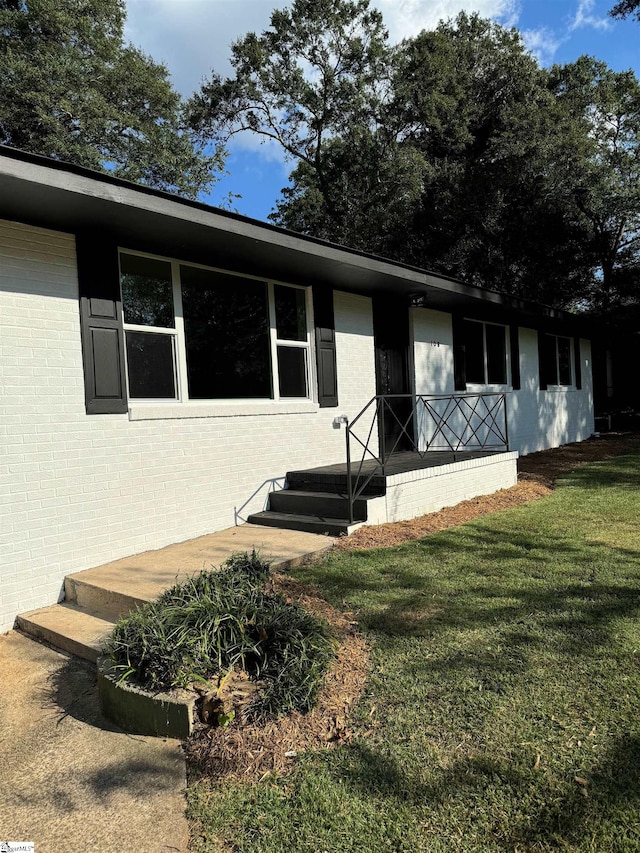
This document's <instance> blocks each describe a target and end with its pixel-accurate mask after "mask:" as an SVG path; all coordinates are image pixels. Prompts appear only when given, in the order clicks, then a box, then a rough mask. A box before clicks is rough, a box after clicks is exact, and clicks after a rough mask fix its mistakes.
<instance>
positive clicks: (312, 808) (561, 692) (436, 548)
mask: <svg viewBox="0 0 640 853" xmlns="http://www.w3.org/2000/svg"><path fill="white" fill-rule="evenodd" d="M639 518H640V456H627V457H618V458H616V459H614V460H611V461H607V462H603V463H599V464H594V465H590V466H588V467H584V468H580V469H577V470H576V471H575V472H573V474H571V475H570V476H567V477H565V478H564V479H563V480H562V481H561V483H560V484H559V487H558V488H557V490H556V491H555V492H554V493H553V494H552V495H550V496H549V497H548V498H545V499H543V500H540V501H536V502H533V503H530V504H527V505H525V506H522V507H518V508H515V509H513V510H509V511H505V512H501V513H496V514H494V515H492V516H485V517H484V518H483V519H482V520H480V521H477V522H474V523H472V524H468V525H465V526H463V527H459V528H455V529H450V530H448V531H444V532H442V533H439V534H437V535H433V536H430V537H428V538H425V539H424V540H421V541H419V542H412V543H409V544H406V545H404V546H401V547H397V548H392V549H385V550H377V551H370V552H358V553H346V552H342V553H334V554H332V555H331V556H330V557H329V558H328V559H327V560H325V561H324V562H323V563H321V564H317V565H312V566H308V567H305V568H303V569H300V570H298V572H297V575H298V577H300V578H302V579H304V580H306V581H309V582H312V583H315V584H317V585H318V586H319V587H320V589H321V591H322V592H323V594H324V595H325V596H326V597H327V598H328V599H329V600H330V601H332V602H333V603H336V604H338V605H340V604H342V603H346V604H348V606H350V607H352V608H353V609H354V610H355V611H356V612H357V614H358V618H359V622H360V626H361V628H362V630H363V631H364V632H365V634H366V635H367V637H368V639H369V640H370V641H371V644H372V648H373V672H372V676H371V679H370V683H369V687H368V692H367V695H366V696H365V697H364V699H363V700H362V702H361V703H360V705H359V707H358V709H357V712H356V718H355V721H354V726H355V730H356V737H355V738H354V740H353V741H352V742H351V743H350V744H348V745H345V746H341V747H339V748H336V749H333V750H325V751H322V752H317V753H308V754H306V755H303V756H301V757H299V758H298V759H297V763H296V767H295V770H294V773H293V775H292V776H290V777H288V778H286V779H281V780H277V779H273V778H270V779H265V780H262V781H257V782H256V783H255V784H253V785H235V784H229V783H227V784H222V785H217V786H216V785H215V784H212V783H209V782H208V781H197V780H193V781H192V783H191V785H190V790H189V814H190V817H191V820H192V825H193V828H194V850H195V851H197V853H203V851H215V850H222V849H233V850H239V851H260V853H271V851H273V853H275V851H288V853H289V851H290V853H294V851H304V853H322V851H327V853H334V851H340V853H351V851H353V853H355V851H380V853H382V851H385V853H387V851H407V853H410V851H411V853H413V851H433V853H439V852H440V851H442V853H449V851H513V852H514V853H516V851H519V853H523V851H598V853H600V851H607V853H609V851H638V850H640V531H639V529H638V528H639V525H638V519H639ZM576 777H578V779H583V780H586V782H587V783H588V784H586V785H584V784H581V783H580V782H576V781H575V779H576ZM585 794H586V796H585Z"/></svg>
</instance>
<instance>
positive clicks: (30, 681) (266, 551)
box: [0, 525, 332, 853]
mask: <svg viewBox="0 0 640 853" xmlns="http://www.w3.org/2000/svg"><path fill="white" fill-rule="evenodd" d="M331 545H332V540H331V539H329V538H327V537H326V536H318V535H316V534H310V533H301V532H298V531H290V530H278V529H274V528H263V527H257V526H254V525H242V526H241V527H233V528H231V529H229V530H223V531H220V532H219V533H213V534H210V535H208V536H202V537H199V538H198V539H192V540H189V541H187V542H183V543H179V544H177V545H170V546H168V547H166V548H162V549H160V550H158V551H147V552H145V553H144V554H138V555H136V556H133V557H128V558H125V559H122V560H117V561H116V562H112V563H108V564H107V565H104V566H100V567H97V568H94V569H88V570H86V571H84V572H78V573H77V574H75V575H74V576H73V578H74V579H75V580H74V585H75V587H76V588H79V587H82V586H84V587H86V588H87V589H89V588H90V589H91V590H92V593H91V594H92V596H93V597H94V598H95V595H96V594H97V590H101V592H106V595H107V597H108V596H109V595H112V596H113V597H114V598H115V599H116V600H118V601H122V600H127V599H128V598H129V597H130V598H131V599H132V600H133V599H149V598H154V597H155V596H157V595H158V594H159V593H160V592H162V590H163V589H165V588H167V587H168V586H170V585H172V584H173V583H174V582H175V580H176V578H177V577H179V576H184V575H186V574H193V573H195V572H198V571H200V570H201V569H203V568H211V567H212V566H218V565H219V564H220V563H221V562H222V561H223V560H224V559H225V558H226V557H228V556H229V555H230V554H232V553H234V552H237V551H250V550H251V549H252V548H254V547H255V548H256V549H257V550H259V551H260V553H261V554H262V556H264V557H265V558H267V559H271V560H273V564H274V567H275V568H280V569H286V568H287V567H289V566H291V565H293V564H295V563H299V562H301V561H303V560H305V559H308V558H309V557H310V556H312V555H317V554H319V553H321V552H322V551H324V550H326V549H327V548H329V547H331ZM58 607H61V605H58ZM47 609H51V608H45V610H47ZM87 618H90V617H87ZM0 757H1V764H0V768H1V769H0V838H3V839H8V840H12V841H34V842H35V850H36V853H78V851H83V853H84V851H91V853H111V851H112V850H121V849H122V850H131V851H136V853H160V851H168V850H173V851H186V850H187V845H188V826H187V821H186V818H185V790H186V772H185V763H184V758H183V756H182V752H181V749H180V743H179V742H178V741H175V740H162V739H160V738H149V737H139V736H132V735H128V734H125V733H124V732H122V731H121V730H119V729H118V728H117V727H116V726H114V725H112V724H111V723H110V722H109V721H107V720H106V719H105V718H103V717H102V715H101V714H100V711H99V704H98V696H97V687H96V669H95V665H93V664H91V663H89V662H87V661H86V660H80V659H78V658H77V657H72V656H69V655H67V654H64V653H61V652H58V651H55V650H54V649H52V648H50V647H48V646H44V645H41V644H39V643H37V642H35V641H34V640H32V639H29V638H27V637H25V636H23V635H21V634H19V633H17V632H14V631H12V632H10V633H8V634H4V635H1V636H0Z"/></svg>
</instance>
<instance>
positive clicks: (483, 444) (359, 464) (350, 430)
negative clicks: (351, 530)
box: [346, 393, 509, 523]
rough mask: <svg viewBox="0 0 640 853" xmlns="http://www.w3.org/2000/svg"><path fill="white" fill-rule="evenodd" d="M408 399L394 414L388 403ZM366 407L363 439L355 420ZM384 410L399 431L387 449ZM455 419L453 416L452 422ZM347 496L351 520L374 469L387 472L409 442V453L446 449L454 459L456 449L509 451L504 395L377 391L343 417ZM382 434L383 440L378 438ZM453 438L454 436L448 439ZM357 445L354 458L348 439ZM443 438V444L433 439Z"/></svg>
mask: <svg viewBox="0 0 640 853" xmlns="http://www.w3.org/2000/svg"><path fill="white" fill-rule="evenodd" d="M400 400H410V401H412V405H411V407H410V409H408V410H407V411H409V414H408V415H406V413H405V415H403V416H402V417H399V416H398V414H397V412H396V411H395V410H394V408H393V402H394V401H400ZM368 412H369V414H370V416H371V422H370V423H368V421H367V423H368V429H367V430H366V432H367V435H366V438H365V439H363V438H361V437H360V436H359V435H358V434H357V432H356V430H355V427H356V425H361V422H364V421H363V419H364V418H365V416H366V415H367V413H368ZM385 413H389V414H390V415H391V416H392V417H393V419H394V420H395V422H396V424H397V425H398V426H399V427H400V431H399V433H398V434H397V436H396V439H395V441H394V443H393V446H392V447H391V449H390V450H389V451H388V452H387V449H386V448H385V442H384V416H385ZM455 418H457V419H458V420H457V421H456V420H455ZM376 426H377V427H378V446H379V448H380V450H379V453H375V452H374V451H373V450H372V449H371V444H372V438H373V436H374V431H375V428H376ZM346 428H347V429H346V456H347V498H348V501H349V521H350V522H351V523H353V521H354V506H355V502H356V500H358V498H359V497H361V496H362V495H363V494H364V491H365V489H366V488H367V486H368V485H369V483H370V482H371V480H372V479H373V478H374V476H376V475H377V474H381V475H382V476H383V477H386V469H387V465H388V462H389V460H390V459H391V458H392V457H393V455H394V454H396V453H398V452H399V447H400V446H404V445H405V442H408V443H409V445H410V446H411V448H412V449H413V452H415V453H417V454H418V455H419V456H420V457H421V458H424V457H425V456H426V455H427V453H430V452H433V451H436V450H437V451H442V450H449V451H450V452H453V459H454V461H456V457H457V454H458V453H460V452H465V451H466V452H468V451H469V449H470V448H473V449H474V450H494V451H498V450H503V451H505V450H508V449H509V433H508V424H507V395H506V394H504V393H501V394H498V393H488V394H457V395H452V394H378V395H376V396H375V397H372V398H371V400H369V402H368V403H367V404H366V405H365V406H364V407H363V408H362V409H361V410H360V411H359V412H358V414H357V415H356V416H355V417H354V418H353V419H352V420H351V421H349V420H348V419H346ZM380 436H382V439H380ZM452 439H453V440H452ZM352 441H353V442H354V446H359V447H360V448H362V455H361V458H360V460H359V461H357V460H356V462H354V454H353V453H352V444H351V442H352ZM439 441H442V442H443V443H442V444H438V443H437V442H439ZM369 460H371V461H373V462H374V465H373V467H372V470H371V472H370V473H369V474H366V473H363V469H364V465H365V462H367V461H369Z"/></svg>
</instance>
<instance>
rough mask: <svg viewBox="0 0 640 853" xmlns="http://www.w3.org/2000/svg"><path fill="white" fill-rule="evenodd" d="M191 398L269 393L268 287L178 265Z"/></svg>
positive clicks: (265, 394)
mask: <svg viewBox="0 0 640 853" xmlns="http://www.w3.org/2000/svg"><path fill="white" fill-rule="evenodd" d="M180 278H181V281H182V308H183V314H184V330H185V343H186V348H187V377H188V381H189V397H190V398H191V399H194V400H220V399H232V398H239V397H271V364H270V353H269V320H268V311H267V286H266V284H265V283H264V282H261V281H253V280H251V279H246V278H241V277H240V276H233V275H225V274H224V273H218V272H212V271H211V270H201V269H195V268H194V267H180Z"/></svg>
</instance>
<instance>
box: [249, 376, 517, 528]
mask: <svg viewBox="0 0 640 853" xmlns="http://www.w3.org/2000/svg"><path fill="white" fill-rule="evenodd" d="M342 426H344V427H345V461H344V462H338V463H335V464H333V465H324V466H320V467H315V468H308V469H305V470H297V471H289V472H288V473H287V477H286V480H287V487H286V488H285V489H284V490H282V491H277V492H272V493H271V494H270V495H269V503H268V506H267V508H266V509H265V510H263V511H262V512H257V513H253V514H252V515H250V516H249V519H248V521H249V522H251V523H253V524H261V525H267V526H273V527H285V528H289V529H294V530H306V531H310V532H314V533H324V534H325V535H332V536H340V535H348V534H349V533H350V532H351V531H352V530H353V529H355V528H356V527H359V526H360V525H362V524H384V523H387V522H393V521H404V520H407V519H410V518H415V517H416V516H418V515H424V514H426V513H429V512H436V511H437V510H439V509H442V508H443V507H445V506H452V505H454V504H456V503H459V502H460V501H462V500H467V499H469V498H473V497H477V496H479V495H486V494H491V493H492V492H496V491H498V490H499V489H505V488H509V487H510V486H513V485H515V483H516V479H517V468H516V460H517V458H518V454H517V453H514V452H510V451H509V439H508V431H507V401H506V394H503V393H490V394H460V395H423V394H418V395H413V394H380V395H377V396H376V397H373V398H372V399H371V400H370V401H369V402H368V403H367V405H366V406H365V407H364V408H363V409H362V410H361V411H360V412H359V413H358V414H357V415H356V416H355V417H354V418H353V419H351V420H349V418H347V417H345V416H341V417H338V418H336V419H335V421H334V427H335V428H341V427H342Z"/></svg>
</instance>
